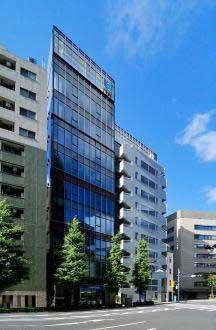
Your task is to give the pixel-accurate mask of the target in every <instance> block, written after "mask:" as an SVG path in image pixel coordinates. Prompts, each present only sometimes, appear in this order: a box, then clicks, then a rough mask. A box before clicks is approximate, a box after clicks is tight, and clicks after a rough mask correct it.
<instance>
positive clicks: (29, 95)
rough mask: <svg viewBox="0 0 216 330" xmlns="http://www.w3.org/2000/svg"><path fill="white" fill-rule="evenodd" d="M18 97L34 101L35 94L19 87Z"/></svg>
mask: <svg viewBox="0 0 216 330" xmlns="http://www.w3.org/2000/svg"><path fill="white" fill-rule="evenodd" d="M20 95H22V96H24V97H26V98H28V99H31V100H34V101H36V93H34V92H31V91H29V90H28V89H25V88H22V87H20Z"/></svg>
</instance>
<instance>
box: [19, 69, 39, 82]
mask: <svg viewBox="0 0 216 330" xmlns="http://www.w3.org/2000/svg"><path fill="white" fill-rule="evenodd" d="M20 73H21V75H22V76H24V77H26V78H29V79H31V80H36V73H34V72H32V71H29V70H26V69H24V68H21V69H20Z"/></svg>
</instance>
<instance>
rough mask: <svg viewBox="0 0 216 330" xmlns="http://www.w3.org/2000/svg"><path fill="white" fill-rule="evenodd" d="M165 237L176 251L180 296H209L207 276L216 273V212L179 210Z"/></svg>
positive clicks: (176, 278)
mask: <svg viewBox="0 0 216 330" xmlns="http://www.w3.org/2000/svg"><path fill="white" fill-rule="evenodd" d="M166 241H167V243H168V244H169V245H170V249H171V250H172V251H173V254H174V279H175V282H176V284H178V282H179V290H180V297H182V298H207V297H208V295H209V293H210V289H209V288H208V287H207V286H206V276H207V275H208V274H212V273H216V249H215V248H214V247H216V212H199V211H184V210H180V211H177V212H175V213H173V214H171V215H169V216H168V217H167V240H166ZM178 273H179V276H178Z"/></svg>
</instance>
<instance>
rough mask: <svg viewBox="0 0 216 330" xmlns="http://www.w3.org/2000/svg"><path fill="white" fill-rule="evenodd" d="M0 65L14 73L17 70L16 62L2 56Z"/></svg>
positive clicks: (0, 55) (0, 56)
mask: <svg viewBox="0 0 216 330" xmlns="http://www.w3.org/2000/svg"><path fill="white" fill-rule="evenodd" d="M0 65H3V66H5V67H6V68H8V69H11V70H14V71H15V70H16V62H15V61H13V60H11V59H10V58H8V57H6V56H4V55H2V54H0Z"/></svg>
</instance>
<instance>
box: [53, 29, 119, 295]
mask: <svg viewBox="0 0 216 330" xmlns="http://www.w3.org/2000/svg"><path fill="white" fill-rule="evenodd" d="M114 99H115V83H114V80H113V79H112V78H111V77H110V76H109V75H108V74H107V73H106V72H105V71H104V70H102V69H101V68H100V67H99V66H98V65H97V64H96V63H95V62H94V61H92V60H91V59H90V58H89V57H88V56H87V55H86V54H85V53H84V52H83V51H82V50H81V49H79V48H78V47H77V46H76V45H75V44H74V43H73V42H72V41H71V40H69V39H68V38H67V37H66V36H65V35H64V34H63V33H62V32H60V31H59V30H58V29H57V28H56V27H54V28H53V35H52V46H51V54H50V60H49V107H48V160H47V164H48V184H49V187H50V189H49V195H50V208H49V214H50V246H51V253H50V256H51V259H50V264H54V263H53V261H54V260H55V258H53V257H54V255H55V246H56V244H58V242H59V241H60V240H61V239H62V235H63V233H64V227H65V224H66V223H70V222H71V221H72V219H73V218H74V217H77V218H78V219H79V221H80V223H81V226H82V229H83V232H84V234H85V243H86V245H85V249H86V254H87V255H88V273H87V276H86V284H87V285H85V286H84V287H85V290H86V291H88V284H89V285H91V290H92V285H93V284H94V285H95V283H97V284H98V285H99V284H100V283H102V279H103V275H104V269H105V262H106V256H107V252H108V251H109V248H110V241H111V237H112V235H113V233H114V214H115V173H114V118H115V116H114V114H115V106H114ZM97 290H98V288H97Z"/></svg>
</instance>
